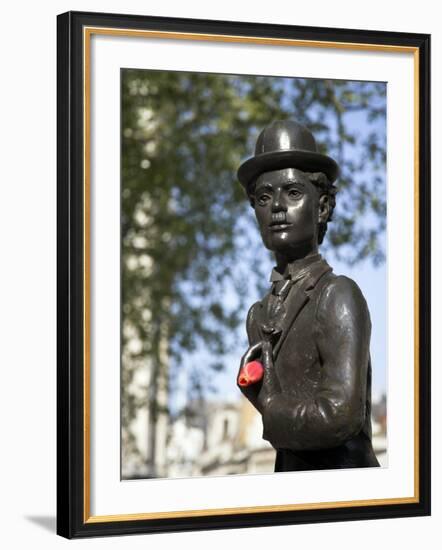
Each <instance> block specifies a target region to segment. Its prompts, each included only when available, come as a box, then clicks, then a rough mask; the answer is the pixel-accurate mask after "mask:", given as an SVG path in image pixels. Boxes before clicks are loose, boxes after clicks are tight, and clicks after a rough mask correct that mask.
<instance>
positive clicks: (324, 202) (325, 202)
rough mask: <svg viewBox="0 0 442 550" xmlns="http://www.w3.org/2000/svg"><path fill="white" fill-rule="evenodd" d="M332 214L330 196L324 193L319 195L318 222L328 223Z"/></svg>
mask: <svg viewBox="0 0 442 550" xmlns="http://www.w3.org/2000/svg"><path fill="white" fill-rule="evenodd" d="M329 216H330V200H329V196H328V195H326V194H324V195H321V196H320V197H319V211H318V222H319V223H327V221H328V219H329Z"/></svg>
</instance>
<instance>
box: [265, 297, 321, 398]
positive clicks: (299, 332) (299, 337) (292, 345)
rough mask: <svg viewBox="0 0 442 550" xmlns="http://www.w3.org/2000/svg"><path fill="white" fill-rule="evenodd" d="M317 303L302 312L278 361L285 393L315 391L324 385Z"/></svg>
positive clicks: (288, 335)
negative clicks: (321, 382)
mask: <svg viewBox="0 0 442 550" xmlns="http://www.w3.org/2000/svg"><path fill="white" fill-rule="evenodd" d="M315 310H316V307H315V303H314V301H309V302H308V303H307V304H306V305H305V306H304V307H303V309H302V310H301V311H300V312H299V314H298V316H297V318H296V319H295V321H294V323H293V325H292V326H291V327H290V329H289V331H288V333H287V336H286V338H285V340H284V343H283V345H282V346H281V348H280V350H279V353H278V355H277V357H276V361H275V368H276V372H277V375H278V378H279V380H280V382H281V385H282V386H283V387H282V389H288V390H289V389H294V388H300V387H302V388H303V390H304V391H306V390H308V388H311V389H314V387H316V385H317V384H318V383H319V381H320V377H321V362H320V357H319V354H318V348H317V345H316V341H317V339H316V331H317V330H318V327H317V322H316V319H315Z"/></svg>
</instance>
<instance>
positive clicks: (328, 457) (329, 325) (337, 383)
mask: <svg viewBox="0 0 442 550" xmlns="http://www.w3.org/2000/svg"><path fill="white" fill-rule="evenodd" d="M298 273H300V276H299V277H296V276H295V275H296V273H295V274H294V275H292V279H293V280H294V281H295V282H293V283H292V286H291V288H290V290H289V292H288V295H287V297H286V298H285V300H284V302H283V310H282V312H281V314H280V326H281V328H282V332H281V334H280V336H279V339H278V341H277V342H276V344H274V346H273V362H272V367H271V371H272V372H270V373H269V374H266V376H270V377H273V382H275V381H276V383H273V382H272V384H270V385H267V387H266V388H265V391H266V395H265V396H263V395H262V392H263V391H264V390H263V387H262V386H263V384H262V383H261V384H260V385H255V386H256V387H254V388H253V389H251V387H250V388H243V389H242V391H243V393H244V394H245V395H246V397H247V398H248V399H249V400H250V401H251V402H252V403H253V404H254V405H255V407H256V408H257V409H258V410H259V411H260V412H261V414H262V420H263V428H264V433H263V438H264V439H266V440H268V441H269V442H270V443H271V444H272V446H273V447H274V448H275V449H276V450H277V458H276V465H275V471H292V470H310V469H329V468H349V467H367V466H379V463H378V462H377V459H376V456H375V454H374V452H373V448H372V445H371V419H370V414H371V365H370V354H369V346H370V333H371V322H370V315H369V312H368V308H367V304H366V301H365V299H364V297H363V295H362V293H361V291H360V289H359V287H358V286H357V285H356V283H355V282H354V281H353V280H351V279H349V278H347V277H345V276H336V275H334V274H333V273H332V269H331V268H330V266H329V265H328V264H327V262H326V261H325V260H323V259H322V258H321V256H319V255H318V256H317V257H316V259H315V260H314V261H313V262H312V263H310V264H308V265H306V266H305V265H304V267H303V268H302V266H301V268H300V269H299V270H298ZM274 290H275V284H274V285H273V288H272V291H271V292H269V293H268V294H267V295H266V296H265V298H264V299H263V300H262V301H261V302H257V303H256V304H254V305H253V306H252V307H251V309H250V311H249V314H248V318H247V334H248V338H249V343H250V345H253V344H255V343H257V342H259V341H261V340H262V339H263V337H264V333H263V327H264V326H265V325H266V324H267V323H268V322H269V316H270V313H269V312H270V311H271V307H272V302H273V303H274V300H275V292H274ZM273 319H274V313H273ZM265 384H266V382H265V383H264V385H265ZM269 387H270V388H271V390H270V391H269V389H268V388H269ZM275 388H277V389H276V390H275ZM260 393H261V395H260Z"/></svg>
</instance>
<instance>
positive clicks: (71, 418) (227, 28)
mask: <svg viewBox="0 0 442 550" xmlns="http://www.w3.org/2000/svg"><path fill="white" fill-rule="evenodd" d="M86 27H106V28H112V29H120V30H121V29H138V30H151V31H167V32H171V33H174V32H177V33H195V34H198V33H202V34H205V35H212V34H213V35H229V36H236V37H243V38H248V37H254V38H260V37H262V38H272V39H288V40H302V41H323V42H328V43H341V44H348V45H350V44H359V45H361V44H362V45H384V46H395V47H406V48H412V49H413V51H414V52H415V55H416V56H417V57H416V59H418V63H419V65H418V66H419V69H418V70H419V73H418V80H417V86H418V92H419V95H418V97H419V101H418V105H417V114H418V128H417V131H418V139H417V141H416V147H418V172H417V174H416V177H417V178H418V188H419V195H418V196H419V200H418V204H417V205H416V208H417V209H418V213H419V225H418V235H417V242H418V250H419V260H418V274H419V288H418V293H417V298H418V315H419V324H418V341H419V350H418V371H417V372H418V374H417V382H418V384H417V387H418V388H419V389H418V394H417V395H416V403H417V405H418V424H417V427H418V433H419V437H418V450H417V456H418V464H419V466H418V469H417V475H418V483H417V496H416V498H415V499H414V500H413V501H412V502H405V503H401V502H398V503H387V504H385V503H381V504H377V505H376V504H370V505H362V506H351V505H348V506H342V507H328V508H327V507H325V508H324V507H323V508H318V509H304V510H302V509H301V510H300V509H297V510H284V511H272V510H268V511H250V512H249V513H244V512H242V513H219V514H216V513H215V514H213V513H212V514H209V515H205V514H202V515H200V516H198V515H192V516H186V514H185V512H183V515H182V516H181V517H177V516H176V515H175V516H174V517H164V516H158V517H150V518H148V519H146V518H142V517H141V518H135V519H121V520H118V518H112V520H110V519H108V520H104V521H94V520H93V518H91V517H90V516H89V515H88V499H89V498H90V495H89V494H88V490H87V487H86V485H85V476H88V475H90V472H89V470H88V464H87V463H86V461H87V459H86V458H85V456H86V455H85V441H86V439H85V418H86V415H85V402H86V400H87V399H88V398H89V396H88V385H87V384H85V382H86V380H85V376H87V372H86V374H85V369H84V358H85V345H86V343H85V338H87V337H88V336H87V335H86V337H85V292H86V289H85V283H84V281H85V277H84V273H85V270H86V269H87V265H85V262H86V263H87V252H88V250H85V249H87V247H88V244H87V240H85V219H86V215H87V212H85V209H84V186H83V180H84V155H85V152H84V131H85V127H84V124H85V121H84V116H83V113H84V101H85V97H84V77H83V75H84V55H83V54H84V39H85V33H84V29H85V28H86ZM57 31H58V38H57V71H58V72H57V75H58V76H57V88H58V96H57V97H58V99H57V115H58V119H57V139H58V147H57V181H58V197H57V209H58V217H57V231H58V237H57V274H58V285H57V302H58V312H57V322H58V323H57V324H58V326H57V343H58V351H57V362H58V370H57V415H58V421H57V464H58V467H57V533H58V534H59V535H61V536H63V537H67V538H79V537H92V536H108V535H123V534H134V533H158V532H172V531H189V530H201V529H226V528H243V527H252V526H253V527H257V526H267V525H288V524H296V523H313V522H331V521H344V520H362V519H376V518H393V517H410V516H423V515H429V514H430V408H431V405H430V314H431V312H430V261H431V249H430V36H429V35H427V34H414V33H394V32H378V31H366V30H350V29H331V28H317V27H300V26H299V27H298V26H289V25H269V24H257V23H239V22H227V21H209V20H196V19H177V18H163V17H146V16H135V15H115V14H104V13H84V12H68V13H64V14H62V15H59V16H58V21H57ZM85 258H86V260H85ZM86 303H87V302H86Z"/></svg>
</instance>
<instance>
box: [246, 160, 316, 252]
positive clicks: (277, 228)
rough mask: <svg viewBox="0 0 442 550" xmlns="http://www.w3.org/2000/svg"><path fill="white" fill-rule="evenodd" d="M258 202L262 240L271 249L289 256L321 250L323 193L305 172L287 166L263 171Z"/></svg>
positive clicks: (256, 200)
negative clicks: (321, 193) (318, 248)
mask: <svg viewBox="0 0 442 550" xmlns="http://www.w3.org/2000/svg"><path fill="white" fill-rule="evenodd" d="M254 203H255V204H254V207H255V214H256V219H257V220H258V225H259V229H260V231H261V236H262V240H263V242H264V244H265V246H266V247H267V248H268V249H269V250H272V251H273V252H276V253H279V254H281V255H283V256H287V258H289V259H296V258H303V257H305V256H307V254H309V253H312V252H315V251H317V243H318V222H319V221H320V219H321V214H320V206H319V193H318V190H317V188H316V186H315V185H314V184H313V183H311V182H310V180H309V179H308V177H307V175H306V174H305V173H304V172H301V171H300V170H296V169H295V168H284V169H282V170H274V171H272V172H265V173H264V174H261V175H260V176H259V177H258V179H257V181H256V187H255V201H254Z"/></svg>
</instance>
